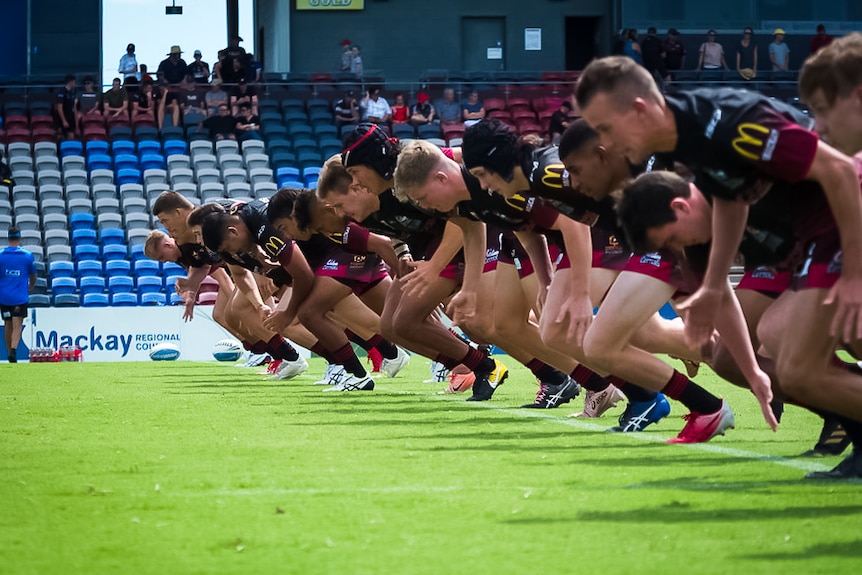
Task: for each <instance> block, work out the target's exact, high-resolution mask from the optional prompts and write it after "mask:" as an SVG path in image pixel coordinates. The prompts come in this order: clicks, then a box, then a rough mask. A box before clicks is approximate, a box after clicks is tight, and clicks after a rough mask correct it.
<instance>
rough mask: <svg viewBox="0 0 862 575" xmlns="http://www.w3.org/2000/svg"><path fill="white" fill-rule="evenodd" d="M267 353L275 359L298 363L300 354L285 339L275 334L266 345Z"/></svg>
mask: <svg viewBox="0 0 862 575" xmlns="http://www.w3.org/2000/svg"><path fill="white" fill-rule="evenodd" d="M266 351H267V353H269V355H271V356H272V357H274V358H275V359H285V360H287V361H296V360H297V359H299V353H298V352H297V351H296V348H294V347H293V346H292V345H290V342H288V341H287V340H286V339H284V338H283V337H282V336H281V335H280V334H275V335H274V336H272V337H271V338H270V340H269V341H268V342H267V343H266Z"/></svg>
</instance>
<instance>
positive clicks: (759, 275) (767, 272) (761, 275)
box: [751, 266, 775, 280]
mask: <svg viewBox="0 0 862 575" xmlns="http://www.w3.org/2000/svg"><path fill="white" fill-rule="evenodd" d="M751 277H752V278H754V279H763V280H774V279H775V269H774V268H771V267H769V266H757V267H756V268H755V269H754V271H753V272H751Z"/></svg>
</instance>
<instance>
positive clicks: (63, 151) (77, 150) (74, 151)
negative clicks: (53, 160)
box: [60, 140, 84, 158]
mask: <svg viewBox="0 0 862 575" xmlns="http://www.w3.org/2000/svg"><path fill="white" fill-rule="evenodd" d="M83 155H84V144H82V143H81V142H79V141H77V140H64V141H62V142H60V157H61V158H65V157H66V156H83Z"/></svg>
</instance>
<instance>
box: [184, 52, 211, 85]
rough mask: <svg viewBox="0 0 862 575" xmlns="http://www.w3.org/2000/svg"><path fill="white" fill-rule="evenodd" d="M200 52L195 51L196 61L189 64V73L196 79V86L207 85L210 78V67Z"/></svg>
mask: <svg viewBox="0 0 862 575" xmlns="http://www.w3.org/2000/svg"><path fill="white" fill-rule="evenodd" d="M201 57H202V54H201V51H200V50H195V59H194V61H193V62H192V63H191V64H189V73H191V75H192V76H194V78H195V84H206V83H207V82H208V81H209V78H210V65H209V64H207V63H206V62H204V61H203V60H201Z"/></svg>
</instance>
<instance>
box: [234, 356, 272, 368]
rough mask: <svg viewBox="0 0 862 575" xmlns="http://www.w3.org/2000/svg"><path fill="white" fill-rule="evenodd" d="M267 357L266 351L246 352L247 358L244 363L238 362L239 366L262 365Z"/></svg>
mask: <svg viewBox="0 0 862 575" xmlns="http://www.w3.org/2000/svg"><path fill="white" fill-rule="evenodd" d="M268 357H269V354H268V353H251V352H249V354H248V359H247V360H246V361H245V363H241V364H239V367H257V366H259V365H263V363H264V362H265V361H266V358H268Z"/></svg>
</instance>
